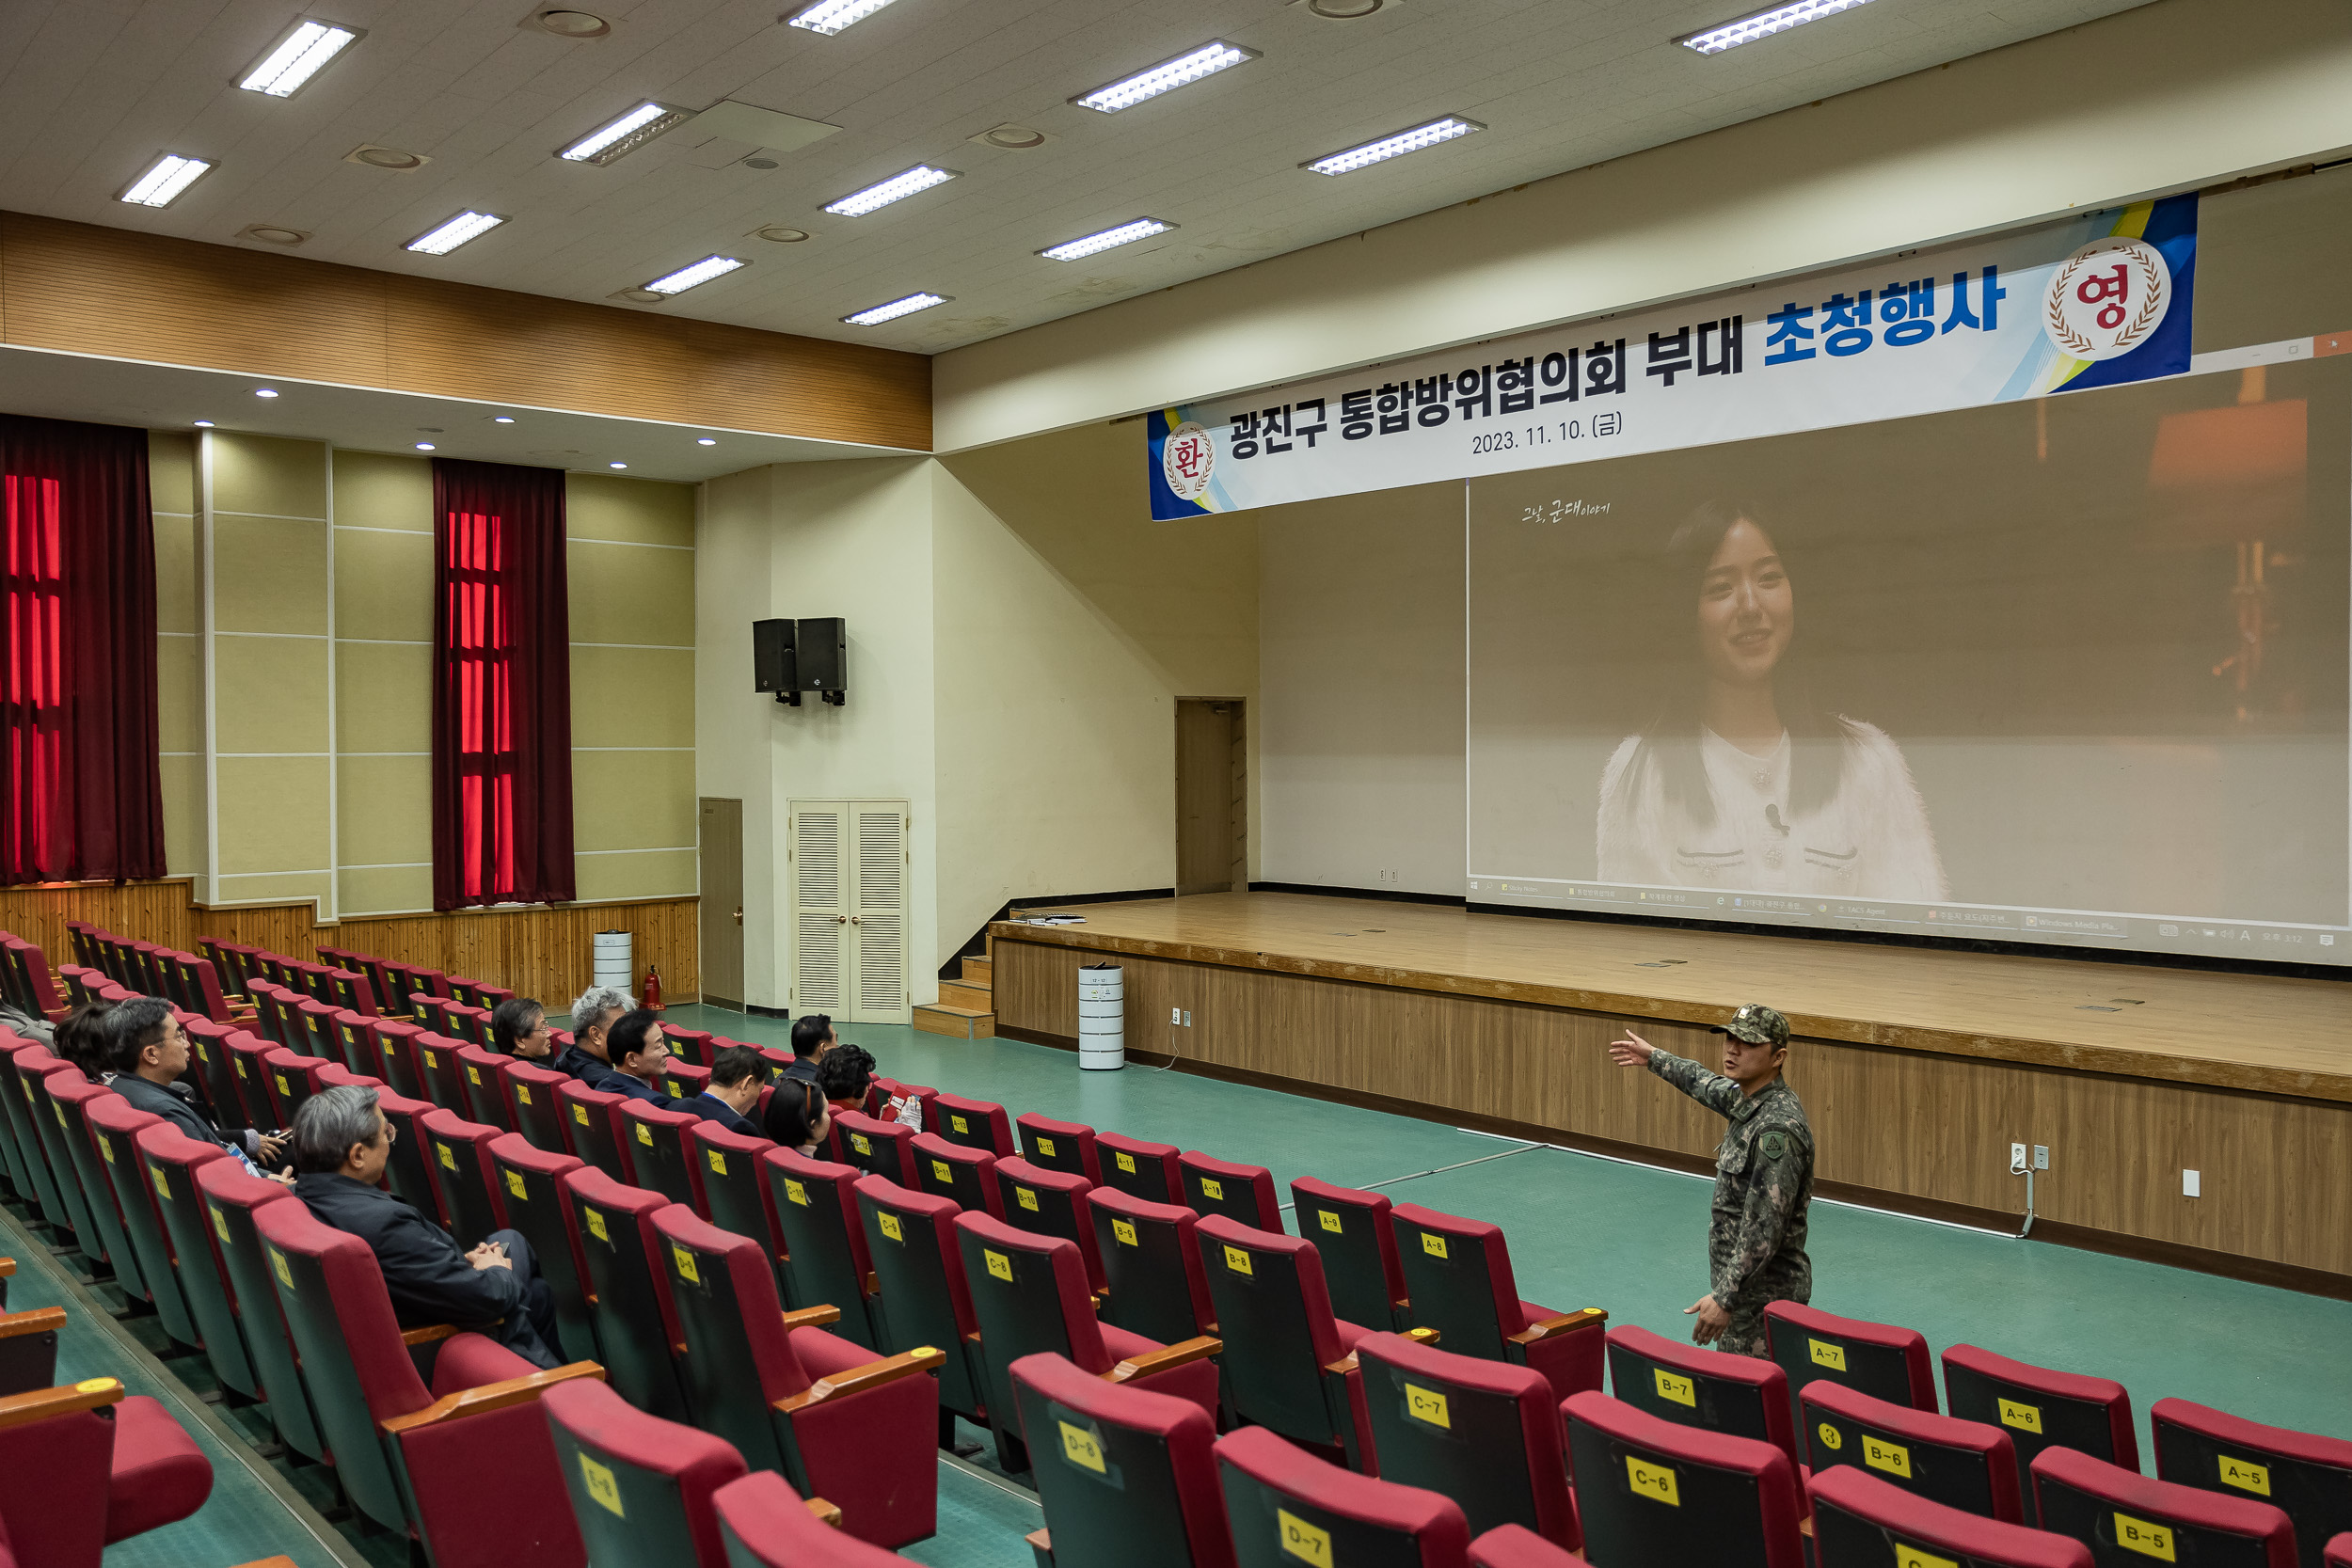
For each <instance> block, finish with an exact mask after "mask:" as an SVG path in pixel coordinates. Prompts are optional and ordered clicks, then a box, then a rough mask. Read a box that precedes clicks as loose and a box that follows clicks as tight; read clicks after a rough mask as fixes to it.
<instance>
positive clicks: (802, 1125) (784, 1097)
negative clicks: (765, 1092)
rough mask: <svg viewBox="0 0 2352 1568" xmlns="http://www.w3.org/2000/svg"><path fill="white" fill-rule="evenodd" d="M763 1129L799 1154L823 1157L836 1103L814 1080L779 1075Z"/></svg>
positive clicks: (814, 1157)
mask: <svg viewBox="0 0 2352 1568" xmlns="http://www.w3.org/2000/svg"><path fill="white" fill-rule="evenodd" d="M760 1127H761V1131H763V1132H766V1133H767V1135H768V1136H769V1137H771V1138H773V1139H774V1140H775V1141H776V1142H778V1143H780V1144H782V1145H783V1146H784V1147H785V1148H788V1149H791V1150H792V1151H793V1152H794V1153H796V1154H805V1155H807V1156H808V1157H809V1158H810V1159H812V1160H814V1159H821V1158H823V1156H822V1155H820V1154H818V1149H820V1148H824V1147H825V1138H826V1136H827V1134H829V1133H831V1132H833V1106H832V1105H831V1104H830V1103H829V1102H828V1101H826V1099H825V1097H824V1096H823V1095H822V1094H819V1093H818V1090H817V1085H814V1084H806V1083H803V1082H802V1081H801V1080H800V1079H798V1078H779V1079H778V1080H776V1092H775V1093H773V1094H771V1095H770V1096H769V1097H768V1109H767V1110H766V1111H765V1112H764V1113H762V1115H761V1117H760Z"/></svg>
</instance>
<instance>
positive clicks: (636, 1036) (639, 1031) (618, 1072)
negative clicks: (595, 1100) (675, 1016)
mask: <svg viewBox="0 0 2352 1568" xmlns="http://www.w3.org/2000/svg"><path fill="white" fill-rule="evenodd" d="M604 1050H605V1054H606V1055H607V1056H609V1057H610V1058H611V1059H612V1071H611V1072H609V1073H607V1074H606V1075H605V1079H604V1082H603V1083H601V1084H598V1085H596V1087H597V1088H599V1089H602V1090H603V1091H604V1092H605V1093H606V1094H617V1095H626V1096H627V1097H628V1098H629V1099H631V1100H642V1101H645V1102H646V1103H647V1104H649V1105H652V1106H653V1107H655V1108H656V1109H657V1110H662V1111H675V1110H677V1109H678V1108H679V1107H681V1106H682V1105H683V1104H684V1103H685V1101H679V1100H673V1099H671V1098H670V1097H669V1096H668V1095H666V1094H664V1093H662V1092H661V1090H660V1089H659V1088H656V1087H655V1086H654V1085H657V1084H659V1083H660V1081H661V1074H662V1072H663V1071H664V1070H665V1069H667V1068H668V1067H669V1065H670V1042H669V1040H668V1038H667V1037H664V1036H663V1035H662V1033H661V1015H660V1013H651V1012H644V1011H638V1012H633V1013H628V1014H625V1015H623V1016H622V1018H621V1019H620V1020H619V1021H618V1022H615V1023H614V1024H613V1025H612V1029H611V1030H610V1031H609V1032H607V1034H606V1035H605V1037H604Z"/></svg>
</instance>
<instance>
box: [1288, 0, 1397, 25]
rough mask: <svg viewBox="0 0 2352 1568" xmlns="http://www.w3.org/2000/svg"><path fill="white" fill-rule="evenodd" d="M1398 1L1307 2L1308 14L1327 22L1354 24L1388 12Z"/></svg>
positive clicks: (1345, 0) (1312, 0)
mask: <svg viewBox="0 0 2352 1568" xmlns="http://www.w3.org/2000/svg"><path fill="white" fill-rule="evenodd" d="M1396 3H1397V0H1307V14H1308V15H1309V16H1319V17H1321V18H1323V20H1324V21H1326V22H1354V21H1356V20H1358V19H1359V18H1360V17H1367V16H1371V15H1373V14H1375V12H1379V11H1384V10H1387V9H1388V8H1390V7H1391V6H1393V5H1395V4H1396Z"/></svg>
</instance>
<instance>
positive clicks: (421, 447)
mask: <svg viewBox="0 0 2352 1568" xmlns="http://www.w3.org/2000/svg"><path fill="white" fill-rule="evenodd" d="M417 450H418V451H432V450H433V443H432V442H430V441H419V442H418V443H417Z"/></svg>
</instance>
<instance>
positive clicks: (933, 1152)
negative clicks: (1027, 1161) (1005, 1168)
mask: <svg viewBox="0 0 2352 1568" xmlns="http://www.w3.org/2000/svg"><path fill="white" fill-rule="evenodd" d="M908 1149H909V1151H910V1152H912V1153H913V1154H914V1169H915V1174H916V1175H917V1176H919V1177H921V1178H922V1190H923V1191H924V1192H927V1193H936V1194H938V1195H939V1196H941V1197H944V1198H946V1199H948V1200H949V1201H950V1202H952V1203H954V1204H955V1206H956V1207H957V1208H959V1209H969V1210H972V1211H973V1212H977V1213H983V1214H993V1215H995V1216H996V1217H997V1218H998V1219H1000V1220H1001V1219H1003V1218H1004V1217H1005V1196H1004V1192H1003V1190H1002V1188H1001V1187H1000V1186H999V1185H998V1183H997V1180H996V1156H995V1155H993V1154H991V1153H990V1152H989V1151H988V1150H986V1149H984V1148H972V1147H971V1146H970V1145H968V1144H960V1143H951V1142H949V1141H948V1140H947V1139H946V1138H943V1137H940V1136H939V1135H938V1134H937V1133H934V1132H918V1133H916V1134H915V1136H914V1142H913V1143H911V1144H910V1145H908ZM884 1180H887V1178H885V1179H884Z"/></svg>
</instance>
